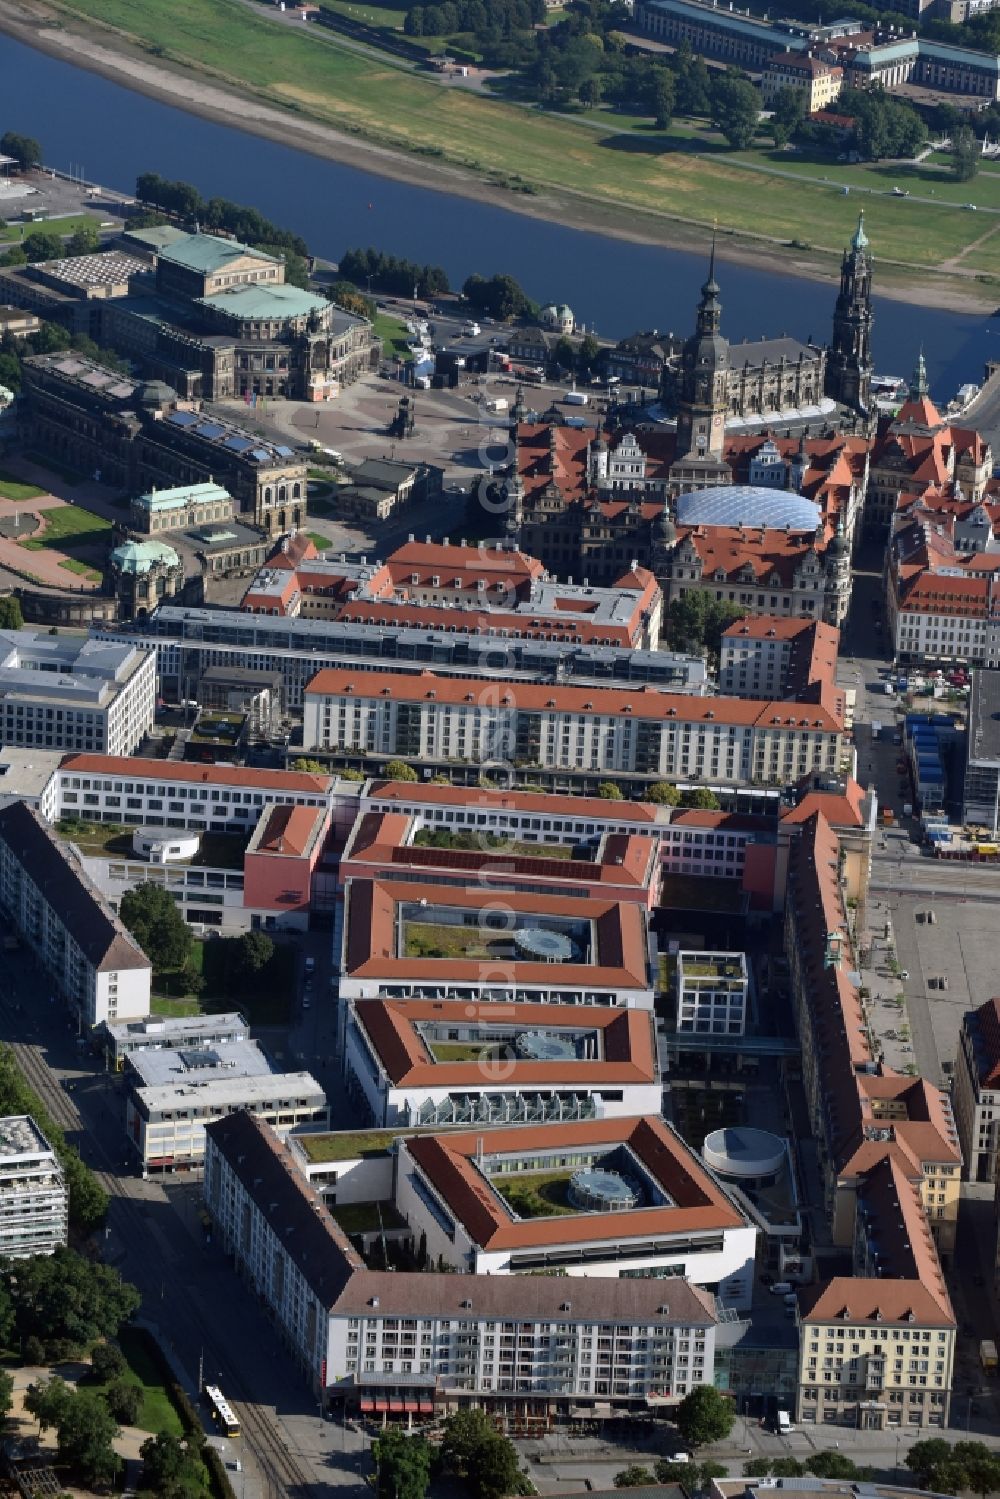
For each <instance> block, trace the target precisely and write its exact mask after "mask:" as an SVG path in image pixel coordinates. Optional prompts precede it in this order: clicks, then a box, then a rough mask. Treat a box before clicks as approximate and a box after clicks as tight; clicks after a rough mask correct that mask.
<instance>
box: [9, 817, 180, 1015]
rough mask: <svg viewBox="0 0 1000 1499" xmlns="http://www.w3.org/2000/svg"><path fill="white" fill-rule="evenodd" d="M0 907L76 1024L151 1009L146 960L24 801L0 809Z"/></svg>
mask: <svg viewBox="0 0 1000 1499" xmlns="http://www.w3.org/2000/svg"><path fill="white" fill-rule="evenodd" d="M0 907H2V908H3V911H4V914H5V916H6V919H7V920H8V921H9V922H10V923H11V924H12V927H13V929H14V930H15V931H16V932H17V933H18V934H19V936H20V937H21V939H22V940H23V941H24V942H25V944H26V945H27V946H28V947H30V948H31V950H32V952H33V953H34V954H35V956H36V958H37V959H38V961H39V963H40V964H41V966H42V968H43V969H44V971H45V973H46V974H47V976H48V979H49V982H50V983H51V984H52V985H53V987H55V988H56V989H58V991H59V992H60V993H61V995H62V997H63V998H64V1000H65V1001H66V1003H67V1005H68V1006H69V1008H70V1010H71V1012H72V1013H73V1014H74V1015H75V1016H76V1018H77V1020H78V1023H79V1025H80V1026H81V1028H82V1027H86V1028H88V1029H89V1028H91V1027H93V1026H96V1025H100V1024H102V1023H104V1022H106V1021H117V1020H138V1019H140V1018H141V1017H142V1016H144V1015H148V1014H149V999H150V984H151V981H152V965H151V964H150V961H149V959H148V958H147V957H146V954H145V953H144V952H143V951H142V949H141V947H140V946H139V944H138V943H137V942H136V941H135V939H134V937H133V936H132V935H131V933H130V932H129V931H127V929H126V928H125V927H124V926H123V925H122V923H121V922H120V921H119V920H118V917H117V916H116V915H115V914H114V912H113V911H112V910H111V908H110V907H109V906H108V905H107V904H106V902H105V901H103V900H102V898H101V896H100V894H99V893H98V891H97V890H96V889H95V887H94V886H93V885H92V884H91V882H90V881H89V880H88V879H87V877H86V875H85V874H84V873H83V871H82V870H80V869H79V868H77V866H76V865H75V863H74V861H73V859H72V857H71V856H70V854H69V852H68V851H67V850H66V849H65V848H64V847H63V846H62V845H61V844H60V843H59V841H58V839H57V838H56V837H55V835H54V834H53V833H50V832H49V830H48V829H47V828H46V827H45V825H44V823H43V822H42V820H41V818H40V817H39V815H38V813H37V812H35V811H34V810H32V809H31V808H30V807H28V806H26V805H25V804H24V803H23V802H11V803H10V805H9V806H6V807H3V808H2V809H0ZM43 1001H44V990H43V991H42V992H41V993H40V994H38V995H37V996H36V1002H38V1003H42V1002H43Z"/></svg>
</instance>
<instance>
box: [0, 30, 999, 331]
mask: <svg viewBox="0 0 1000 1499" xmlns="http://www.w3.org/2000/svg"><path fill="white" fill-rule="evenodd" d="M59 16H62V18H63V19H62V20H61V21H60V20H59ZM251 23H252V24H253V25H255V26H257V27H260V26H263V25H269V24H270V23H268V22H264V21H261V20H260V19H259V18H257V17H255V16H251V17H250V18H249V20H248V22H247V24H248V25H250V24H251ZM84 28H86V33H87V34H85V29H84ZM0 30H2V31H6V32H8V33H9V34H10V35H12V36H14V37H16V38H17V39H18V40H19V41H22V42H25V43H27V44H28V45H29V46H33V47H36V48H38V49H39V50H41V51H44V52H47V53H49V54H50V55H52V56H55V57H59V58H61V59H63V60H65V61H68V62H71V63H73V64H75V65H78V66H81V67H84V68H87V69H89V70H91V71H93V72H96V73H100V74H102V75H103V76H105V77H107V78H109V79H111V80H113V81H114V82H116V83H119V84H122V85H124V86H126V87H128V88H131V89H134V90H136V91H138V92H140V93H143V94H146V95H147V96H149V97H151V98H155V99H159V100H162V101H164V102H166V103H169V104H172V105H174V106H176V107H180V108H183V109H185V110H187V111H188V112H190V113H193V114H196V115H199V116H201V117H203V118H206V119H209V120H214V121H216V122H218V123H221V124H225V125H228V126H230V127H236V128H238V129H240V130H242V131H247V132H251V133H255V134H258V135H262V136H265V137H267V138H269V139H271V140H275V141H278V142H280V143H283V144H286V145H293V146H295V147H297V148H299V149H302V150H305V151H308V152H311V153H312V154H314V155H316V156H320V157H323V158H326V159H328V160H333V161H337V162H340V163H343V164H346V165H349V166H353V167H356V168H358V169H361V170H364V171H368V172H374V173H378V174H380V175H382V176H385V177H390V178H394V179H396V180H402V181H405V182H408V183H410V184H412V185H414V186H421V187H427V188H431V189H434V190H437V191H444V192H447V193H451V194H454V195H457V196H460V197H465V198H469V199H472V200H474V201H477V202H481V203H489V204H495V205H497V206H499V207H502V208H503V209H505V210H509V211H511V210H512V211H515V212H517V213H519V214H523V215H526V216H530V217H533V218H537V219H542V220H546V221H550V222H554V223H558V224H562V225H566V226H570V227H576V228H580V229H584V230H589V231H596V232H598V233H601V234H607V235H612V236H614V237H616V238H620V239H624V240H629V241H632V242H636V243H643V244H653V245H659V246H663V247H666V248H670V249H680V250H694V251H701V250H703V248H704V243H705V239H706V234H707V229H708V222H710V221H708V222H706V220H705V219H704V218H702V217H695V216H694V215H693V214H691V213H688V214H685V215H684V216H683V217H680V216H676V215H672V214H669V213H667V212H664V211H662V210H659V211H658V210H651V209H649V208H648V207H643V206H641V205H636V204H630V203H624V202H620V201H613V200H609V198H608V197H607V195H606V192H600V193H598V194H596V195H595V196H590V195H589V194H587V193H584V192H578V191H575V190H571V189H568V188H566V187H565V186H562V187H559V188H546V189H544V190H539V191H535V192H532V193H531V194H526V193H524V192H513V191H510V190H508V189H505V188H504V187H502V186H498V185H497V184H496V183H495V182H490V181H487V180H484V178H483V176H482V175H481V174H477V173H476V172H474V171H472V170H469V169H468V168H463V167H462V166H460V165H458V164H455V163H453V162H450V161H445V160H442V159H436V158H433V157H428V156H427V155H421V154H410V153H409V152H407V151H405V150H402V149H398V148H396V147H395V146H394V145H387V144H379V143H378V142H376V141H372V140H369V139H362V138H360V137H359V136H358V135H357V134H354V133H348V132H346V131H343V130H338V129H336V128H335V127H334V126H331V125H329V124H326V123H323V122H322V121H320V120H318V119H315V118H311V117H310V116H309V115H308V114H307V113H306V112H305V103H304V101H303V103H300V104H297V106H296V108H295V109H291V108H289V107H288V106H287V105H284V106H283V105H282V104H281V103H275V102H273V101H272V102H260V103H258V102H257V99H256V97H255V98H254V102H253V106H252V108H248V100H247V92H246V90H245V89H244V91H243V92H240V91H239V86H238V85H236V84H235V82H234V81H233V80H231V79H229V80H227V79H224V78H222V77H216V76H214V75H213V76H206V74H205V72H204V70H200V69H199V70H196V69H195V68H193V67H192V66H190V65H189V64H187V63H186V62H185V63H184V64H183V65H182V64H179V63H178V62H177V61H176V60H173V59H168V58H165V57H160V56H157V57H152V56H150V53H149V51H148V50H144V48H143V46H142V45H140V44H139V43H137V42H135V41H134V40H133V41H130V40H129V39H127V38H126V37H125V36H123V35H122V34H121V33H120V32H118V31H115V30H113V29H110V28H107V27H105V26H103V25H102V24H101V23H100V22H98V21H96V20H93V19H90V18H87V19H86V20H85V21H84V20H81V19H80V18H79V17H76V19H74V20H70V19H69V18H68V16H67V14H66V13H65V12H62V11H59V12H58V13H57V11H56V9H55V8H54V7H53V6H51V5H47V4H42V3H36V0H20V3H10V4H6V5H5V6H4V7H3V10H2V12H0ZM268 35H269V34H268ZM269 39H270V38H269ZM301 40H302V41H303V42H304V43H305V44H306V45H307V46H308V45H310V44H311V41H312V38H311V37H310V38H305V37H303V38H302V39H301ZM295 42H296V45H298V44H299V38H298V37H296V38H295ZM331 50H332V49H331ZM390 82H391V83H394V82H395V80H394V79H390ZM414 86H416V83H415V82H414ZM376 87H377V85H376ZM419 87H420V88H421V89H422V90H424V91H426V90H431V91H432V93H433V92H434V91H435V85H433V84H429V83H427V82H426V81H424V80H420V81H419ZM253 92H254V94H255V95H258V94H261V93H263V92H265V91H264V90H263V89H258V88H255V89H254V90H253ZM439 92H440V93H441V94H443V93H444V91H439ZM311 97H312V101H313V102H315V98H316V96H315V95H313V96H311ZM322 102H323V103H324V106H326V107H328V108H332V104H331V101H330V100H329V99H327V98H324V99H323V101H322ZM336 102H337V101H333V103H336ZM469 102H470V101H463V104H462V107H463V108H465V107H467V104H468V103H469ZM471 102H472V103H473V104H474V105H476V106H478V108H479V109H480V110H484V111H490V110H492V111H494V113H495V112H496V111H498V110H499V109H501V106H496V105H491V104H490V103H488V102H486V101H471ZM502 108H503V109H504V111H505V113H506V115H507V116H509V114H510V107H506V106H504V107H502ZM15 123H16V122H15ZM519 123H520V124H521V126H522V128H523V127H524V126H525V125H527V126H529V128H530V127H531V119H530V117H519ZM553 128H554V127H553V124H552V122H551V121H549V120H545V119H540V120H539V122H538V129H539V131H542V130H546V131H549V132H550V133H551V131H552V129H553ZM564 128H565V129H568V130H569V131H570V132H573V133H574V134H575V133H577V129H576V127H574V126H572V125H569V126H566V127H564ZM420 149H421V148H420V147H419V146H415V150H417V151H419V150H420ZM424 149H426V148H424ZM622 154H623V156H624V155H625V153H624V152H623V153H622ZM605 159H606V158H605ZM671 165H672V166H673V165H675V164H673V163H671ZM676 165H677V168H678V170H680V168H681V166H685V167H686V168H687V171H688V175H690V169H691V167H692V166H694V167H698V166H699V165H700V164H699V163H697V162H693V161H690V160H689V161H688V162H686V163H683V164H676ZM710 165H711V164H704V169H705V172H706V173H707V172H708V170H709V166H710ZM121 185H124V184H121ZM688 185H689V186H690V184H688ZM598 186H600V184H598ZM762 186H764V184H762ZM793 188H794V195H795V197H796V198H797V199H798V200H800V202H801V204H802V213H803V215H805V214H807V212H808V207H809V199H810V190H809V189H808V188H805V187H803V188H800V187H799V185H798V184H789V191H788V194H787V195H786V196H787V197H791V196H793V193H792V189H793ZM672 196H676V195H672ZM813 196H814V197H815V192H813ZM829 196H830V194H829V193H827V194H826V197H827V198H829ZM869 203H870V204H871V205H872V206H871V208H870V207H869ZM864 207H865V209H866V212H869V213H870V214H871V215H873V216H874V215H875V214H876V213H877V212H884V211H885V210H884V207H883V206H882V205H881V204H880V203H879V201H878V200H877V199H876V198H874V197H872V198H870V199H865V200H864ZM942 207H943V205H942ZM841 209H843V210H847V211H849V212H850V214H851V215H852V216H853V213H854V212H855V211H856V210H855V207H854V205H853V204H851V205H848V204H846V203H844V204H843V205H840V204H839V203H838V212H840V211H841ZM771 217H772V218H773V214H772V215H771ZM940 217H941V219H942V220H947V221H948V223H949V225H952V226H953V218H954V216H952V215H946V214H942V215H941V216H940ZM992 218H993V216H992V215H991V217H990V220H986V221H984V220H983V219H982V217H980V221H979V223H978V224H977V229H978V230H979V231H983V230H984V229H987V225H989V229H987V233H986V235H985V238H986V239H991V238H992V232H991V231H992V230H993V229H994V228H995V229H996V230H997V231H1000V222H998V223H997V224H996V225H995V226H994V225H993V224H992ZM872 227H873V230H874V234H873V238H874V239H875V242H876V244H878V235H877V225H873V226H872ZM802 232H803V233H808V232H810V230H809V224H808V222H806V223H805V224H804V225H803V228H802ZM895 232H896V233H898V225H897V227H896V230H895ZM722 233H723V238H722V242H721V244H720V254H721V256H722V258H724V259H728V260H731V261H734V262H737V263H741V264H745V265H748V266H751V267H755V268H759V269H763V270H767V271H772V272H773V271H775V270H778V269H781V270H783V271H784V272H786V273H787V274H789V275H794V276H800V277H805V278H808V279H811V280H814V281H822V282H826V283H829V282H830V281H831V280H833V279H834V278H835V276H836V274H837V270H838V264H839V250H837V249H836V248H835V246H834V245H831V246H830V247H828V248H823V247H807V246H801V247H793V246H791V245H789V244H788V243H787V242H784V243H783V242H781V241H779V240H778V239H776V238H767V237H764V236H757V235H753V234H751V233H748V232H745V231H739V230H728V229H726V228H725V226H724V224H723V226H722ZM958 245H959V250H960V253H962V254H966V253H967V252H968V246H964V245H963V244H962V243H961V241H958ZM943 248H945V247H943ZM879 291H880V293H882V294H884V295H886V296H890V297H894V298H896V299H898V300H900V301H904V302H910V303H917V304H919V305H923V306H927V307H940V308H945V309H948V310H953V311H959V312H976V313H982V312H989V311H992V310H993V308H994V306H995V305H996V302H997V300H998V292H997V290H996V289H991V287H990V286H989V285H987V284H984V283H983V282H979V281H976V280H975V279H973V275H971V274H970V275H967V276H962V275H956V274H946V273H942V272H937V271H933V270H930V269H921V268H920V267H916V266H903V265H900V264H898V263H893V262H892V261H891V260H890V259H888V258H887V257H886V256H885V255H882V256H880V258H879Z"/></svg>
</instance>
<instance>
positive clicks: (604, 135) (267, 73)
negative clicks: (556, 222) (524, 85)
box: [56, 0, 1000, 274]
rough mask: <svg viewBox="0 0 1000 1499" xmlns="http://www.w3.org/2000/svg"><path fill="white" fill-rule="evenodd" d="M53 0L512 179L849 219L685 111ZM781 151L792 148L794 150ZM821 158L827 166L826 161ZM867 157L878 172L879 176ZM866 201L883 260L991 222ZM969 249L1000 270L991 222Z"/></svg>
mask: <svg viewBox="0 0 1000 1499" xmlns="http://www.w3.org/2000/svg"><path fill="white" fill-rule="evenodd" d="M56 9H57V10H58V11H60V12H62V13H64V14H75V15H77V16H80V17H85V18H87V19H88V20H91V21H92V20H100V21H104V22H106V23H108V24H110V25H111V26H113V27H117V28H119V29H120V30H122V31H123V32H125V33H127V34H129V35H131V36H133V37H136V38H138V39H139V40H140V41H141V42H142V43H143V44H144V45H146V46H147V47H152V48H155V49H156V50H157V54H158V55H159V54H160V53H161V51H162V55H163V56H164V57H165V59H166V60H168V61H178V62H186V63H190V64H192V65H194V66H196V67H197V68H198V69H199V70H200V71H203V72H208V73H212V74H214V75H216V76H218V77H220V78H224V79H226V80H228V81H230V82H232V83H233V84H235V85H237V86H241V87H243V88H244V89H245V90H247V91H248V92H249V93H250V94H251V95H253V96H255V97H258V98H266V99H268V100H269V101H271V102H272V103H277V104H283V105H286V106H288V107H289V108H291V109H293V110H295V111H297V112H301V113H303V114H305V115H309V116H312V117H315V118H316V119H319V120H321V121H324V122H326V123H328V124H331V125H333V126H335V127H336V128H338V129H341V130H346V131H348V132H349V133H352V134H355V135H358V136H361V137H365V138H368V139H371V140H374V141H377V142H378V143H379V144H380V145H383V146H387V147H390V148H392V147H401V148H404V149H407V150H410V151H413V152H416V153H418V154H424V155H431V156H440V157H441V158H443V159H445V160H447V161H448V162H450V163H454V164H457V165H459V166H463V167H466V168H468V169H471V170H473V171H476V172H478V173H480V174H481V175H485V176H487V177H490V178H492V179H493V180H496V181H504V182H507V183H509V184H510V185H512V186H514V187H517V186H519V185H526V186H527V187H528V188H530V189H532V190H538V189H544V188H545V187H546V186H548V185H552V186H554V187H556V188H562V189H566V190H569V191H571V192H573V193H577V194H581V195H583V196H585V197H587V198H590V199H595V200H597V201H599V202H601V203H603V204H608V205H616V206H618V207H620V208H625V209H628V210H645V211H649V212H651V213H653V214H656V215H660V216H666V217H668V218H671V219H673V220H677V221H681V222H684V223H686V224H688V225H704V226H706V229H708V228H710V226H711V224H712V222H713V219H716V218H717V219H718V221H719V225H720V228H721V229H722V231H723V232H725V231H726V230H734V231H749V232H751V233H756V234H760V233H763V234H764V235H766V236H767V237H768V238H769V239H773V240H776V241H779V242H784V243H786V244H788V243H790V242H791V241H793V240H796V241H802V240H803V239H807V240H808V241H809V243H810V244H811V245H812V246H813V247H815V248H818V249H822V250H824V251H826V252H832V253H834V254H837V255H839V254H840V252H841V250H842V248H843V246H844V245H845V244H846V243H847V241H848V239H849V238H850V235H851V233H852V232H853V229H854V225H855V222H856V219H857V211H858V206H859V200H858V196H857V194H855V193H852V194H851V195H850V196H848V197H845V196H844V195H843V193H842V191H841V189H840V187H839V186H838V185H837V184H836V182H835V181H834V180H831V182H829V183H822V182H808V181H803V180H801V178H802V177H803V176H807V175H809V174H808V173H806V172H804V171H800V170H799V168H798V166H797V164H796V167H795V171H794V177H795V180H794V181H789V184H788V190H787V191H783V190H781V187H780V184H781V179H775V178H773V177H770V176H769V177H767V178H765V177H764V176H763V175H762V173H761V171H760V169H759V168H760V166H761V165H762V164H763V163H761V162H757V163H756V164H755V163H753V162H752V161H751V162H750V163H749V164H744V163H742V162H738V161H737V159H735V158H733V157H732V154H731V153H729V152H728V150H727V149H726V148H725V147H724V146H723V145H712V144H710V143H706V142H705V140H704V138H703V136H699V138H698V139H695V140H694V141H692V133H691V130H690V129H689V128H686V127H684V126H675V127H673V128H672V129H671V130H669V131H667V132H665V133H662V134H658V133H657V132H656V131H653V130H650V129H648V128H647V129H645V130H633V129H629V128H627V126H626V127H624V128H623V126H622V124H621V123H620V122H619V121H617V120H616V119H615V118H614V117H612V116H610V115H609V116H606V117H601V118H600V119H598V120H597V121H596V122H594V121H588V120H587V119H586V118H581V120H579V121H577V120H574V119H564V118H558V117H553V116H550V115H546V114H544V113H542V112H539V111H537V110H530V111H529V110H524V109H522V108H519V107H518V106H516V105H514V104H509V103H506V102H503V101H499V100H494V99H488V98H483V97H479V96H477V95H475V94H473V93H471V92H470V91H468V90H465V89H446V88H442V87H441V86H440V85H438V84H436V83H434V82H433V81H432V80H430V79H429V78H425V77H421V76H418V75H416V74H414V73H413V72H411V71H410V70H408V69H406V68H404V67H401V66H399V65H398V64H397V63H396V62H394V61H393V60H391V59H390V58H389V57H388V56H387V57H386V59H385V61H384V63H373V61H372V59H371V58H370V57H363V56H360V55H358V54H357V53H351V52H349V51H347V50H346V49H345V48H344V47H343V46H342V45H340V44H339V42H338V41H337V39H336V37H335V36H334V35H331V34H328V33H321V32H320V29H319V28H317V27H308V28H300V29H292V28H287V27H285V28H281V27H279V26H278V25H276V24H275V23H274V22H272V21H269V20H268V19H267V18H266V17H265V16H264V15H263V14H261V15H258V14H255V13H253V12H249V11H247V10H246V9H245V8H244V7H243V6H242V5H241V4H240V3H239V0H175V3H174V4H173V5H171V6H169V7H164V6H152V5H148V6H136V5H135V4H134V0H73V5H72V6H70V5H69V4H66V3H63V0H57V3H56ZM783 156H787V157H788V160H790V161H792V162H793V163H795V162H796V158H794V157H793V156H791V155H790V154H789V153H783ZM755 165H756V168H757V169H754V167H755ZM769 165H772V166H773V165H774V164H773V163H769ZM785 165H786V163H785V162H784V161H783V162H782V167H784V166H785ZM823 171H825V173H826V175H828V176H830V177H831V179H833V177H834V175H835V172H836V164H833V165H829V164H828V165H827V166H826V167H825V168H824V169H823ZM877 171H878V169H875V173H876V175H873V176H872V181H873V183H877V184H878V186H879V187H880V189H881V188H882V183H883V179H882V178H880V177H878V176H877ZM512 172H515V173H516V177H513V176H512V175H511V174H512ZM817 175H822V172H820V173H817ZM944 186H945V184H943V183H942V191H943V189H944ZM979 187H980V183H979V180H978V179H977V182H976V183H975V184H974V185H973V187H972V188H970V189H963V192H964V193H965V195H966V196H970V197H974V196H975V191H976V190H977V189H978V188H979ZM985 190H986V189H985V183H984V185H983V191H985ZM945 199H947V200H948V201H945ZM762 204H763V205H766V208H762ZM864 207H865V209H866V222H867V225H868V231H869V235H870V238H871V240H872V244H873V247H874V250H875V254H876V255H877V256H878V258H879V261H880V264H881V266H882V267H883V268H885V267H886V265H887V263H888V262H897V263H898V264H899V265H900V266H902V267H905V268H908V269H911V270H912V269H926V268H930V267H937V266H939V265H940V264H941V262H943V261H947V260H949V259H950V258H952V257H954V256H955V255H958V254H960V253H961V252H962V251H964V250H966V249H967V248H968V246H969V244H970V242H971V241H972V240H973V239H976V238H978V237H979V236H980V235H981V234H983V233H984V232H985V231H986V229H987V228H988V227H991V226H990V225H988V224H984V223H983V220H982V215H974V214H971V213H970V214H965V213H961V212H958V213H956V212H955V211H954V200H953V195H952V194H951V193H950V192H947V193H945V192H943V197H942V201H941V202H940V204H936V203H935V204H917V203H915V202H912V201H903V200H899V199H893V198H890V197H886V196H885V195H884V189H883V191H882V195H881V196H874V197H869V196H868V195H867V194H866V195H864ZM963 264H964V265H967V266H968V267H969V268H970V269H974V270H975V271H977V272H979V273H984V274H985V273H989V274H992V273H994V272H997V273H1000V235H998V236H996V237H994V238H993V239H991V240H990V241H988V243H987V244H986V245H984V246H983V247H982V248H981V249H979V250H977V251H975V252H974V254H973V255H970V256H969V258H968V259H967V260H966V261H964V262H963ZM883 274H884V269H883Z"/></svg>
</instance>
